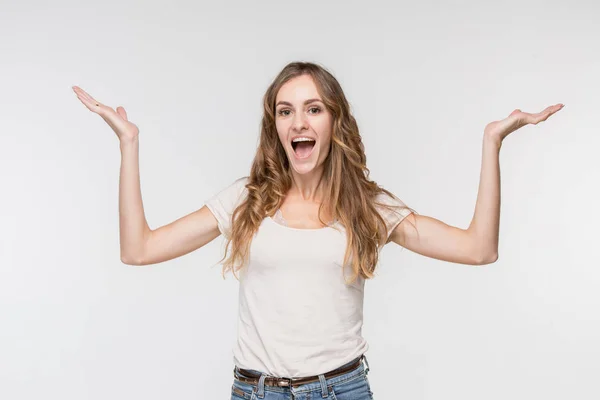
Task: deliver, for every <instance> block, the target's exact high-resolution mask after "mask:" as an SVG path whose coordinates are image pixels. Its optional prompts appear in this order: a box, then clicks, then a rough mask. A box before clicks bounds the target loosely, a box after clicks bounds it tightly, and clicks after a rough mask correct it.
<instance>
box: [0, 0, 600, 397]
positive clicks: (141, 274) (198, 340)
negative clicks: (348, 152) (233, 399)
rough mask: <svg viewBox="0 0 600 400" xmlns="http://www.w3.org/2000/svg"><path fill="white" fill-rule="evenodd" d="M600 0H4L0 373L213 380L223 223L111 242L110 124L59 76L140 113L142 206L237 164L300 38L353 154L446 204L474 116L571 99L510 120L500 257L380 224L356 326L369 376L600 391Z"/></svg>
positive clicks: (440, 212) (423, 388) (0, 23)
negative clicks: (336, 105) (347, 126)
mask: <svg viewBox="0 0 600 400" xmlns="http://www.w3.org/2000/svg"><path fill="white" fill-rule="evenodd" d="M417 3H418V5H417ZM599 18H600V6H598V4H597V3H596V2H593V1H592V0H588V1H569V2H566V1H543V2H542V1H518V2H507V1H494V2H491V1H484V2H481V1H479V2H476V1H458V2H454V3H453V4H452V5H450V4H442V3H441V2H440V3H438V4H433V3H423V2H412V1H411V2H397V1H394V2H391V1H390V2H377V1H375V2H365V1H360V2H355V1H344V2H342V1H337V2H323V1H298V2H282V1H278V2H276V1H268V2H267V1H262V2H258V3H257V2H242V1H237V2H217V1H210V2H201V3H200V2H191V1H190V2H182V1H179V2H166V1H165V2H156V1H155V2H148V1H144V2H142V1H137V2H132V1H126V2H124V1H95V2H91V1H86V2H82V1H54V2H42V1H37V2H19V3H18V5H17V3H16V2H10V3H9V2H6V1H3V2H2V3H1V9H0V44H1V48H0V57H1V60H2V61H1V63H0V116H1V118H0V135H1V142H0V171H1V172H0V173H1V184H2V185H1V191H2V192H1V196H0V227H1V229H0V339H1V340H0V398H2V399H7V400H9V399H10V400H21V399H32V400H33V399H40V398H44V399H61V400H75V399H77V400H80V399H90V400H104V399H111V400H130V399H144V400H155V399H156V400H158V399H179V400H184V399H189V400H193V399H226V398H229V395H230V389H231V383H232V379H233V375H232V370H233V360H232V354H231V349H232V346H233V342H234V340H235V318H236V312H237V288H238V282H237V281H236V280H235V278H234V277H233V276H232V275H227V277H226V279H225V280H223V279H222V277H221V266H220V265H217V264H216V262H217V261H218V260H219V258H220V256H221V250H222V247H221V245H222V243H223V241H222V240H223V239H222V237H219V238H218V239H217V240H215V241H213V242H211V243H210V244H209V245H207V246H205V247H204V248H202V249H200V250H199V251H196V252H194V253H191V254H189V255H187V256H184V257H181V258H179V259H175V260H172V261H170V262H166V263H162V264H157V265H152V266H146V267H134V266H128V265H124V264H123V263H121V262H120V260H119V237H118V177H119V165H120V153H119V145H118V140H117V138H116V136H115V134H114V133H113V132H112V130H111V129H110V127H109V126H108V125H107V124H106V123H105V122H104V121H103V120H102V119H101V118H100V117H99V116H97V115H95V114H93V113H91V112H90V111H89V110H87V108H85V106H83V104H81V102H80V101H79V100H78V99H77V98H76V95H75V94H74V93H73V91H72V90H71V86H73V85H77V86H80V87H82V88H83V89H84V90H86V91H88V92H89V93H90V94H91V95H92V96H94V97H95V98H97V99H98V100H100V101H101V102H103V103H105V104H107V105H110V106H112V107H113V108H116V107H117V106H118V105H122V106H124V107H125V109H126V110H127V112H128V114H129V118H130V120H131V121H133V122H134V123H136V124H137V125H138V126H139V127H140V132H141V133H140V135H141V136H140V169H141V182H142V195H143V200H144V207H145V211H146V216H147V219H148V222H149V224H150V226H151V228H158V227H159V226H161V225H164V224H167V223H169V222H171V221H173V220H175V219H177V218H179V217H181V216H183V215H185V214H187V213H189V212H192V211H194V210H196V209H198V208H200V207H201V206H202V205H203V204H204V201H205V200H206V199H207V198H209V197H210V196H212V195H213V194H215V193H216V192H217V191H219V190H220V189H222V188H224V187H226V186H228V185H229V184H231V183H232V182H233V180H234V179H236V178H238V177H241V176H243V175H247V174H248V173H249V168H250V164H251V161H252V159H253V157H254V153H255V150H256V145H257V141H258V134H259V122H260V118H261V112H262V108H261V101H262V95H263V94H264V91H265V90H266V88H267V86H268V85H269V83H270V82H271V80H272V79H273V78H274V77H275V76H276V74H277V73H278V72H279V71H280V70H281V68H283V67H284V66H285V65H286V64H287V63H288V62H291V61H296V60H301V61H313V62H317V63H320V64H322V65H323V66H325V67H326V68H328V69H329V70H330V71H331V72H332V73H333V74H334V75H335V76H336V77H337V79H338V80H339V81H340V83H341V85H342V87H343V88H344V90H345V93H346V95H347V97H348V98H349V100H350V102H351V105H352V110H353V112H354V114H355V116H356V118H357V120H358V123H359V127H360V129H361V134H362V136H363V139H364V143H365V146H366V153H367V159H368V166H369V168H370V170H371V177H372V178H373V179H375V180H376V181H377V182H378V183H379V184H381V185H382V186H384V187H385V188H387V189H389V190H391V191H392V192H393V193H395V194H396V195H397V196H398V197H400V198H401V199H402V200H403V201H404V202H406V203H407V204H408V205H409V206H411V207H412V208H414V209H415V210H417V211H418V212H419V213H420V214H422V215H429V216H433V217H435V218H438V219H440V220H442V221H444V222H446V223H448V224H450V225H454V226H458V227H461V228H466V227H467V226H468V225H469V223H470V221H471V218H472V216H473V211H474V206H475V200H476V196H477V189H478V184H479V171H480V167H481V144H482V133H483V128H484V127H485V125H486V124H487V123H488V122H490V121H493V120H498V119H502V118H504V117H506V116H507V115H508V114H509V113H510V112H511V111H513V110H514V109H515V108H520V109H522V110H523V111H527V112H538V111H541V110H542V109H544V108H545V107H546V106H549V105H552V104H556V103H564V104H565V108H564V109H563V110H561V111H559V112H558V113H557V114H555V115H554V116H552V117H551V118H550V119H548V120H547V121H546V122H543V123H541V124H539V125H537V126H526V127H524V128H522V129H521V130H518V131H516V132H514V133H512V134H511V135H510V136H509V137H508V138H507V139H506V140H505V142H504V144H503V147H502V150H501V153H500V162H501V171H502V211H501V224H500V251H499V260H498V261H497V262H496V263H494V264H491V265H487V266H483V267H474V266H467V265H460V264H453V263H447V262H442V261H438V260H434V259H429V258H426V257H423V256H420V255H417V254H414V253H412V252H410V251H408V250H403V249H402V248H400V247H399V246H397V245H395V244H393V243H392V244H390V245H388V246H387V247H386V249H385V250H384V251H383V253H382V258H381V262H380V265H379V269H378V270H377V271H378V272H377V276H376V278H375V279H374V280H372V281H368V282H367V283H366V294H365V325H364V329H363V334H364V336H365V338H366V339H367V340H368V341H369V343H370V349H369V351H368V352H367V357H368V360H369V363H370V366H371V371H370V373H369V379H370V382H371V385H372V389H373V392H374V393H375V398H376V399H377V400H386V399H413V400H421V399H422V400H438V399H446V400H450V399H457V400H471V399H472V400H475V399H477V400H479V399H487V400H493V399H498V400H500V399H507V398H508V399H545V400H550V399H552V400H553V399H561V400H562V399H567V398H571V399H579V400H584V399H597V398H599V397H600V388H599V387H598V384H597V378H598V375H599V374H600V362H599V361H598V360H599V357H600V343H599V341H600V339H599V338H600V316H599V313H600V311H599V309H600V307H599V306H600V292H599V290H598V286H599V285H600V269H599V264H600V263H599V262H598V258H597V249H598V239H599V238H600V235H599V234H598V226H599V224H600V216H599V213H598V204H599V201H600V196H599V195H598V182H599V181H600V180H599V175H600V173H599V171H600V168H599V165H598V149H599V145H600V139H599V135H598V128H597V124H598V123H597V116H598V110H599V102H598V89H599V87H600V86H599V78H598V76H599V72H598V71H599V70H600V68H599V67H600V27H599V26H600V25H598V19H599Z"/></svg>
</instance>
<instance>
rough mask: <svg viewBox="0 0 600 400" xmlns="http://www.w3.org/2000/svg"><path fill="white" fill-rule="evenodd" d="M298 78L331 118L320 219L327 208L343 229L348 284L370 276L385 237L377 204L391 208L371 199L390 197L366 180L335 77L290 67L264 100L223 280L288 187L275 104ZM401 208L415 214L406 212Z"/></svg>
mask: <svg viewBox="0 0 600 400" xmlns="http://www.w3.org/2000/svg"><path fill="white" fill-rule="evenodd" d="M301 75H309V76H310V77H312V79H313V81H314V82H315V85H316V87H317V90H318V92H319V94H320V96H321V98H322V100H323V103H324V104H325V107H326V108H327V109H328V111H329V112H330V113H331V114H332V116H333V122H332V124H333V126H332V133H331V148H330V151H329V154H328V155H327V158H326V159H325V161H324V171H323V177H322V178H321V182H320V183H321V184H322V185H323V192H322V193H323V198H324V199H326V200H325V202H324V203H322V204H321V205H320V207H319V220H320V221H321V223H323V224H325V223H324V222H323V221H322V219H321V211H322V209H323V207H326V209H327V210H331V212H332V218H333V219H336V220H337V221H338V222H339V223H341V224H342V225H343V226H344V228H345V230H346V239H347V247H346V251H345V254H344V260H343V265H344V266H345V265H347V263H348V262H349V261H350V260H351V263H352V264H351V267H352V270H353V271H354V274H353V277H352V280H351V282H354V281H355V280H356V278H357V276H358V275H359V274H360V275H361V276H362V277H363V278H365V279H370V278H372V277H373V276H374V275H373V272H374V270H375V267H376V265H377V261H378V258H379V250H380V249H381V248H382V247H383V245H385V240H386V237H387V227H386V224H385V221H384V219H383V218H382V216H381V215H380V214H379V213H378V212H377V210H376V208H375V205H376V204H377V205H380V206H383V207H386V208H389V207H394V206H389V205H387V204H382V203H376V202H375V198H376V196H377V195H379V194H380V193H385V194H387V195H389V196H391V197H393V194H392V193H390V192H388V191H387V190H385V189H383V188H381V187H379V186H378V185H377V184H376V183H375V182H373V181H371V180H369V178H368V176H369V169H368V168H367V166H366V156H365V152H364V145H363V143H362V138H361V136H360V133H359V130H358V125H357V124H356V120H355V119H354V117H353V116H352V114H351V113H350V105H349V104H348V101H347V100H346V97H345V95H344V92H343V91H342V88H341V86H340V84H339V83H338V81H337V80H336V79H335V77H334V76H333V75H332V74H331V73H330V72H328V71H327V70H326V69H325V68H323V67H321V66H319V65H317V64H314V63H310V62H292V63H289V64H288V65H286V66H285V67H284V68H283V70H282V71H281V72H280V73H279V74H278V75H277V77H276V78H275V79H274V80H273V82H272V83H271V85H270V86H269V87H268V88H267V91H266V93H265V94H264V96H263V107H264V114H263V117H262V121H261V127H260V142H259V145H258V148H257V151H256V155H255V157H254V161H253V162H252V167H251V171H250V176H249V177H248V181H247V184H246V189H247V193H248V195H247V197H246V199H245V200H244V202H242V203H241V204H240V205H239V206H238V207H237V208H236V209H235V210H234V212H233V216H232V220H233V222H232V228H231V235H230V237H229V238H228V240H227V242H226V246H225V255H224V256H223V258H222V259H221V260H220V262H221V261H223V260H224V259H225V258H226V257H227V253H228V250H229V248H230V246H231V253H230V254H229V257H228V258H227V259H226V260H225V262H224V263H223V278H224V277H225V273H226V272H227V271H229V270H232V271H233V274H234V276H236V278H237V275H236V271H237V270H239V269H240V268H242V267H243V266H244V265H245V264H246V263H247V260H248V253H249V249H250V243H251V241H252V238H253V236H254V234H255V232H256V231H257V230H258V228H259V226H260V224H261V223H262V221H263V219H264V218H265V217H267V216H273V215H274V214H275V212H276V211H277V210H278V209H279V207H280V205H281V204H282V202H283V200H284V198H285V196H286V194H287V192H288V190H289V189H290V188H291V186H292V175H291V171H290V164H289V160H288V158H287V155H286V152H285V150H284V148H283V146H282V144H281V142H280V140H279V136H278V134H277V129H276V126H275V99H276V96H277V93H278V91H279V89H280V88H281V87H282V86H283V85H284V84H285V83H286V82H288V81H290V80H291V79H293V78H296V77H298V76H301ZM342 182H343V184H342ZM402 207H403V208H408V209H409V210H411V211H413V212H414V210H412V209H410V208H409V207H406V206H402ZM236 267H238V268H236ZM342 270H343V268H342ZM238 279H239V278H238ZM346 282H347V281H346Z"/></svg>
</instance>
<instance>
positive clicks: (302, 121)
mask: <svg viewBox="0 0 600 400" xmlns="http://www.w3.org/2000/svg"><path fill="white" fill-rule="evenodd" d="M295 115H296V116H295V117H294V122H293V124H292V127H293V128H294V130H296V131H298V132H301V131H302V130H306V129H308V121H307V119H306V116H305V115H304V113H296V114H295Z"/></svg>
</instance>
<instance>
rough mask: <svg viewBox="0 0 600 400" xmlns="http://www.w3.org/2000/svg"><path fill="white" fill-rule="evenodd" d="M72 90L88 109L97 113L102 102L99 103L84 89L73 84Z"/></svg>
mask: <svg viewBox="0 0 600 400" xmlns="http://www.w3.org/2000/svg"><path fill="white" fill-rule="evenodd" d="M72 89H73V91H74V92H75V94H76V95H77V98H78V99H79V100H80V101H81V102H82V103H83V104H84V105H85V106H86V107H87V108H88V109H89V110H90V111H93V112H95V113H98V112H99V111H100V110H101V109H102V106H103V104H101V103H100V102H98V101H96V100H94V98H93V97H92V96H90V95H89V94H87V93H86V92H85V90H83V89H81V88H80V87H78V86H73V87H72Z"/></svg>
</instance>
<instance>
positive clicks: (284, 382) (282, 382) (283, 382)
mask: <svg viewBox="0 0 600 400" xmlns="http://www.w3.org/2000/svg"><path fill="white" fill-rule="evenodd" d="M276 379H277V387H288V386H289V387H292V379H291V378H276Z"/></svg>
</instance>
